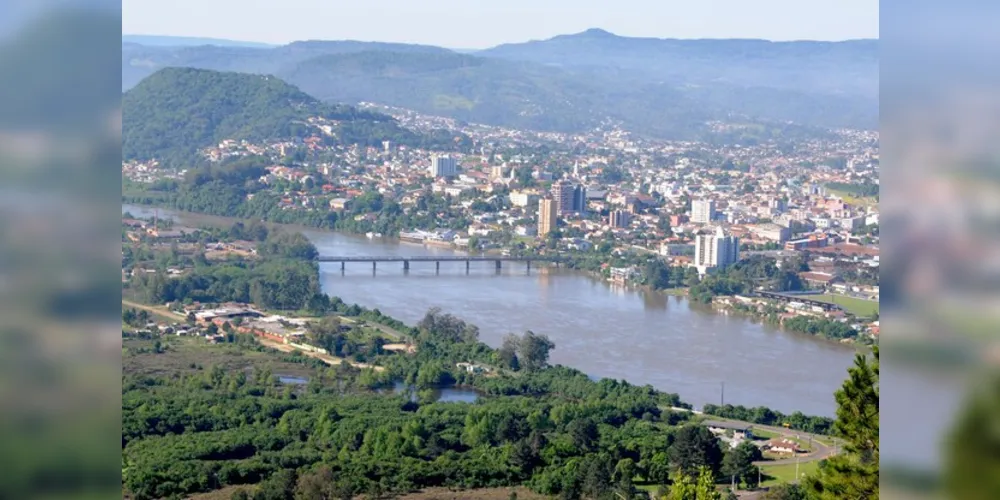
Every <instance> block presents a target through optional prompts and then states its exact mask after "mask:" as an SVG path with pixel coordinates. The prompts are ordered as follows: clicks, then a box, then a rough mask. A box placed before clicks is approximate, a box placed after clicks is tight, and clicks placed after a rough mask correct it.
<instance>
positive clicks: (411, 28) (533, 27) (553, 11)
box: [122, 0, 879, 49]
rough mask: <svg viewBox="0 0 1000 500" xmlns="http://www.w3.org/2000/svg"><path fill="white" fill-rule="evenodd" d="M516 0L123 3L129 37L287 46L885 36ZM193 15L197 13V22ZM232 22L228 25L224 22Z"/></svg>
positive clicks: (821, 12)
mask: <svg viewBox="0 0 1000 500" xmlns="http://www.w3.org/2000/svg"><path fill="white" fill-rule="evenodd" d="M616 5H617V8H615V9H613V10H612V9H609V7H608V4H607V3H605V2H597V1H580V2H569V1H568V0H552V1H549V2H544V3H542V2H528V1H526V0H513V1H511V2H504V3H496V4H480V3H475V4H472V3H467V2H456V1H453V0H427V1H424V2H420V3H419V5H417V4H411V3H407V2H400V1H396V0H373V1H371V2H364V3H353V2H337V1H333V2H323V1H320V0H289V1H287V2H282V3H280V4H279V3H272V2H253V1H252V2H239V3H237V2H236V1H235V0H212V1H207V2H200V1H195V0H177V1H175V2H170V3H162V2H151V1H149V0H123V2H122V33H123V34H135V35H150V36H178V37H199V38H217V39H226V40H234V41H245V42H259V43H270V44H285V43H290V42H293V41H299V40H359V41H381V42H395V43H415V44H426V45H437V46H442V47H448V48H453V49H483V48H488V47H492V46H495V45H499V44H503V43H520V42H527V41H530V40H542V39H548V38H551V37H554V36H558V35H564V34H572V33H579V32H582V31H585V30H588V29H592V28H599V29H604V30H606V31H609V32H612V33H615V34H616V35H619V36H626V37H648V38H682V39H695V38H755V39H766V40H772V41H790V40H819V41H840V40H849V39H859V38H878V36H879V7H878V2H877V1H872V0H841V1H834V0H818V1H815V2H808V3H806V2H797V1H795V0H762V1H759V2H754V3H752V4H749V3H745V2H739V1H737V0H713V1H707V2H701V3H697V4H691V3H683V2H652V1H649V0H623V1H621V2H618V3H617V4H616ZM191 12H197V13H199V15H197V16H191V15H190V13H191ZM303 13H308V15H303ZM219 20H225V21H226V22H219Z"/></svg>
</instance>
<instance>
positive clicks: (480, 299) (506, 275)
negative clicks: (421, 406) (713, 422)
mask: <svg viewBox="0 0 1000 500" xmlns="http://www.w3.org/2000/svg"><path fill="white" fill-rule="evenodd" d="M122 209H123V211H125V210H126V209H128V210H129V211H131V212H132V213H133V214H134V215H137V216H149V215H151V214H152V211H151V210H150V209H148V208H145V207H125V206H123V208H122ZM159 214H160V217H169V218H176V217H178V214H177V213H176V212H173V211H170V210H165V209H160V210H159ZM180 220H181V222H184V223H187V224H191V225H194V224H198V223H204V222H219V221H224V219H222V218H218V217H205V216H199V215H191V214H180ZM302 231H303V232H304V233H305V234H306V235H307V236H308V237H309V238H310V239H311V240H312V241H313V242H314V243H315V244H316V247H317V249H318V250H319V252H320V254H321V255H327V256H329V255H339V256H352V255H353V256H362V255H366V256H371V255H386V256H388V255H407V256H413V255H432V254H436V255H458V254H460V252H457V251H454V250H450V249H444V248H433V247H424V246H422V245H418V244H410V243H400V242H398V241H396V240H388V239H371V240H370V239H367V238H365V237H364V236H354V235H346V234H340V233H334V232H328V231H318V230H314V229H302ZM320 271H321V276H320V278H321V282H322V286H323V289H324V291H326V292H327V293H329V294H331V295H336V296H339V297H340V298H342V299H343V300H344V301H345V302H348V303H357V304H360V305H363V306H366V307H372V308H378V309H379V310H381V311H382V312H383V313H385V314H388V315H390V316H393V317H395V318H398V319H400V320H402V321H404V322H407V323H410V324H413V323H415V322H417V321H419V320H420V318H421V317H423V315H424V313H426V312H427V310H428V309H430V308H432V307H440V308H441V309H442V310H443V311H445V312H448V313H452V314H454V315H456V316H458V317H460V318H462V319H464V320H466V321H469V322H471V323H473V324H476V325H478V326H479V328H480V330H481V339H482V340H483V341H484V342H486V343H487V344H489V345H492V346H496V345H499V343H500V342H501V339H502V338H503V336H504V335H506V334H507V333H509V332H517V333H521V332H524V331H525V330H532V331H534V332H535V333H539V334H545V335H548V336H549V338H550V339H552V341H553V342H555V344H556V348H555V350H554V351H553V352H552V356H551V362H552V363H559V364H564V365H567V366H572V367H574V368H578V369H580V370H582V371H584V372H586V373H588V374H590V375H592V376H595V377H611V378H616V379H624V380H627V381H629V382H630V383H633V384H651V385H652V386H654V387H656V388H658V389H661V390H665V391H669V392H676V393H678V394H680V396H681V398H682V399H683V400H684V401H686V402H689V403H692V404H694V405H695V406H696V407H701V406H702V405H704V404H705V403H719V402H720V401H722V400H723V398H724V401H725V402H726V403H732V404H743V405H748V406H757V405H763V406H768V407H770V408H773V409H776V410H779V411H782V412H788V413H790V412H792V411H796V410H798V411H802V412H804V413H806V414H809V415H826V416H833V414H834V409H835V403H834V399H833V393H834V391H835V390H836V389H837V388H838V387H839V386H840V384H841V382H842V381H843V380H844V378H845V377H846V374H847V367H848V366H849V365H850V363H851V360H852V358H853V356H854V352H855V350H854V348H853V347H850V346H844V345H839V344H835V343H831V342H828V341H825V340H821V339H817V338H813V337H810V336H807V335H801V334H795V333H789V332H784V331H781V330H778V329H776V328H773V327H770V326H767V325H762V324H759V323H755V322H753V321H750V320H748V319H746V318H743V317H738V316H727V315H724V314H719V313H716V312H713V311H711V310H710V309H707V308H706V307H703V306H699V305H694V304H692V303H690V302H689V301H688V300H687V299H685V298H683V297H669V296H666V295H663V294H659V293H655V292H647V291H642V290H635V289H631V288H625V287H620V286H614V285H611V284H609V283H605V282H603V281H601V280H598V279H595V278H594V277H591V276H590V275H587V274H585V273H580V272H576V271H570V270H565V269H555V268H547V269H544V268H543V269H532V270H531V272H530V274H529V273H528V272H527V270H526V267H525V265H524V264H521V263H504V267H503V269H502V271H501V272H500V274H497V273H496V271H495V269H494V267H493V263H492V262H481V263H473V264H472V268H471V269H470V272H469V274H466V270H465V264H464V263H462V262H445V263H442V264H441V270H440V274H436V273H435V266H434V264H433V263H430V262H427V263H412V264H411V269H410V271H409V273H404V272H403V269H402V264H401V263H398V262H396V263H383V264H379V266H378V270H377V272H375V273H374V274H373V273H372V267H371V264H367V263H348V264H347V268H346V271H345V272H344V273H343V274H342V273H341V270H340V264H338V263H324V264H322V265H321V267H320Z"/></svg>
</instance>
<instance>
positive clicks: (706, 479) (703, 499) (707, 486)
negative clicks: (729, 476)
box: [664, 467, 722, 500]
mask: <svg viewBox="0 0 1000 500" xmlns="http://www.w3.org/2000/svg"><path fill="white" fill-rule="evenodd" d="M721 498H722V494H720V493H719V491H718V490H716V489H715V476H714V475H713V474H712V471H711V470H710V469H709V468H708V467H700V468H698V479H697V481H696V480H695V479H692V476H691V475H688V474H681V475H680V476H679V477H678V478H677V481H675V482H674V484H673V486H671V487H670V493H668V494H667V496H666V497H665V498H664V500H720V499H721Z"/></svg>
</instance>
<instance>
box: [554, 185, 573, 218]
mask: <svg viewBox="0 0 1000 500" xmlns="http://www.w3.org/2000/svg"><path fill="white" fill-rule="evenodd" d="M575 198H576V189H575V188H574V187H573V184H570V183H569V182H566V181H559V182H556V183H554V184H552V199H553V200H555V202H556V210H558V212H559V215H563V214H568V213H570V212H572V211H573V202H574V199H575Z"/></svg>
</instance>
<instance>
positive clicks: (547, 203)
mask: <svg viewBox="0 0 1000 500" xmlns="http://www.w3.org/2000/svg"><path fill="white" fill-rule="evenodd" d="M558 210H559V208H558V205H557V204H556V200H554V199H552V198H543V199H541V200H539V201H538V235H539V236H545V235H547V234H549V233H551V232H552V231H553V230H555V228H556V214H557V212H558Z"/></svg>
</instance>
